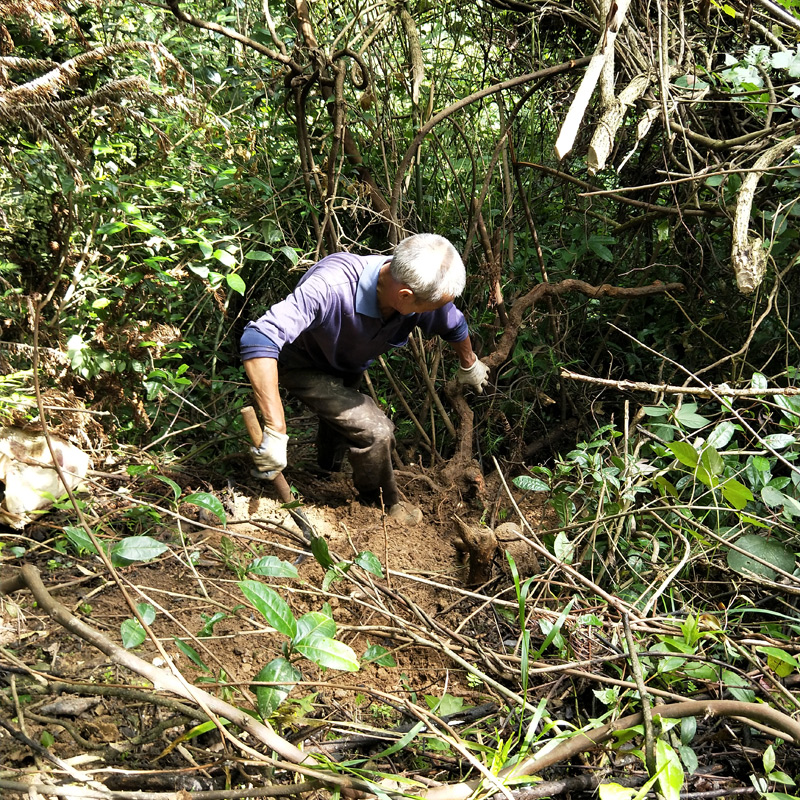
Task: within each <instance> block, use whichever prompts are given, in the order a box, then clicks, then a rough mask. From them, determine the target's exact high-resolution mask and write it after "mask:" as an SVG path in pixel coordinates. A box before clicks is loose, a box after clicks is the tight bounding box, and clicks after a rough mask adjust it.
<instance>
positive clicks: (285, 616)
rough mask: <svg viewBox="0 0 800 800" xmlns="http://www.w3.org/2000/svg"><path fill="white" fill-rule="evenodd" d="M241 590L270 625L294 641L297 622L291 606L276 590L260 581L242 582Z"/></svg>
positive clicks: (240, 583) (240, 584)
mask: <svg viewBox="0 0 800 800" xmlns="http://www.w3.org/2000/svg"><path fill="white" fill-rule="evenodd" d="M239 588H240V589H241V590H242V593H243V594H244V596H245V597H246V598H247V599H248V600H249V601H250V602H251V603H252V604H253V605H254V606H255V608H256V610H257V611H258V612H259V614H261V616H262V617H264V619H265V620H266V621H267V623H268V624H269V625H271V626H272V627H273V628H275V630H276V631H278V632H279V633H283V634H284V635H286V636H288V637H289V638H290V639H294V636H295V634H296V633H297V620H296V619H295V618H294V614H292V610H291V609H290V608H289V604H288V603H287V602H286V601H285V600H284V599H283V598H282V597H281V596H280V595H279V594H278V593H277V592H276V591H275V590H274V589H271V588H270V587H269V586H265V585H264V584H263V583H260V582H259V581H240V582H239Z"/></svg>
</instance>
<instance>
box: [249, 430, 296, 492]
mask: <svg viewBox="0 0 800 800" xmlns="http://www.w3.org/2000/svg"><path fill="white" fill-rule="evenodd" d="M288 441H289V437H288V436H287V435H286V434H285V433H278V431H273V430H272V429H271V428H264V435H263V436H262V438H261V446H260V447H251V448H250V452H251V453H252V455H253V463H254V464H255V465H256V468H255V470H254V471H253V475H254V476H255V477H256V478H261V479H262V480H265V481H272V480H275V476H276V475H277V474H278V473H279V472H282V471H283V469H284V467H285V466H286V444H287V443H288Z"/></svg>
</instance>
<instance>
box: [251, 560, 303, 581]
mask: <svg viewBox="0 0 800 800" xmlns="http://www.w3.org/2000/svg"><path fill="white" fill-rule="evenodd" d="M248 572H252V573H253V574H254V575H264V576H266V577H268V578H297V577H299V574H298V572H297V568H296V567H295V566H294V564H290V563H289V562H288V561H283V560H282V559H280V558H278V557H277V556H261V558H257V559H256V560H255V561H253V563H252V564H251V565H250V567H249V569H248Z"/></svg>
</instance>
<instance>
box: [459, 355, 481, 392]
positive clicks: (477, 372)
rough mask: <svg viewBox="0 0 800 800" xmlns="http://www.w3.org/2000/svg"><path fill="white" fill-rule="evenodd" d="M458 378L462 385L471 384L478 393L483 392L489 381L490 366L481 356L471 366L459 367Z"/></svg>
mask: <svg viewBox="0 0 800 800" xmlns="http://www.w3.org/2000/svg"><path fill="white" fill-rule="evenodd" d="M456 380H457V381H458V382H459V383H460V384H461V385H462V386H471V387H472V388H473V389H474V390H475V391H476V392H477V393H478V394H483V390H484V387H485V386H486V385H487V384H488V383H489V367H487V366H486V364H484V363H483V361H481V360H480V359H479V358H476V359H475V363H474V364H473V365H472V366H471V367H459V368H458V372H457V373H456Z"/></svg>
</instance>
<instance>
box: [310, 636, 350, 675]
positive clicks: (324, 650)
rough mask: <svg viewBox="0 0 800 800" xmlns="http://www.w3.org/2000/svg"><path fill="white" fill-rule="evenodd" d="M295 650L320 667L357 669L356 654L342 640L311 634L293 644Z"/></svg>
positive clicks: (348, 670) (344, 669) (346, 670)
mask: <svg viewBox="0 0 800 800" xmlns="http://www.w3.org/2000/svg"><path fill="white" fill-rule="evenodd" d="M294 647H295V650H297V652H298V653H302V655H304V656H305V657H306V658H307V659H309V660H310V661H313V662H314V663H315V664H318V665H319V666H320V667H330V668H331V669H339V670H342V671H344V672H357V671H358V656H356V654H355V653H354V652H353V650H352V649H351V648H350V647H348V646H347V645H346V644H344V643H343V642H337V641H336V639H330V638H328V637H327V636H311V637H309V638H306V639H304V640H303V641H302V642H298V643H297V644H295V646H294Z"/></svg>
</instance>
